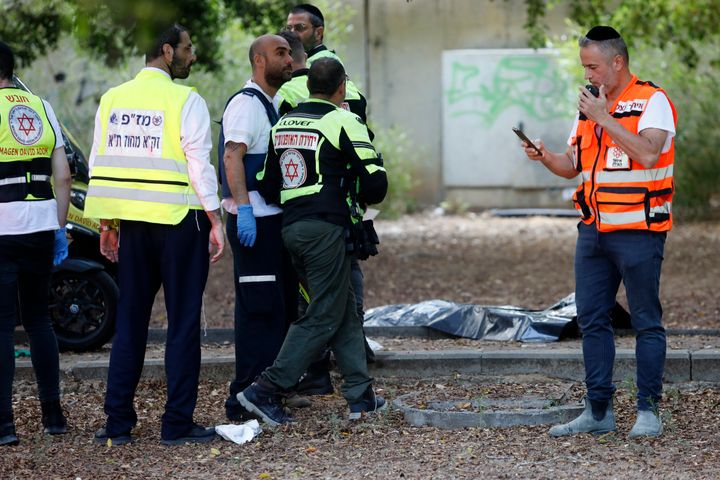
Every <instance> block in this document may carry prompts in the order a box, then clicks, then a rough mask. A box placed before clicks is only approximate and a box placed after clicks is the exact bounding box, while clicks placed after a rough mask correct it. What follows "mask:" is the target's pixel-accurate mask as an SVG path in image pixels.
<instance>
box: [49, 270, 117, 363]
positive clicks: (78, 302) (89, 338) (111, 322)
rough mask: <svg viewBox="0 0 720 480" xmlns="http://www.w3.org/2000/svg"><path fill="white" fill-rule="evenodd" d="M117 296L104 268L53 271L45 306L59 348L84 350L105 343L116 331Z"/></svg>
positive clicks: (63, 349) (75, 350)
mask: <svg viewBox="0 0 720 480" xmlns="http://www.w3.org/2000/svg"><path fill="white" fill-rule="evenodd" d="M119 296H120V290H119V289H118V286H117V285H116V284H115V281H113V279H112V277H111V276H110V275H108V274H107V272H103V271H98V270H95V271H86V272H70V271H62V272H57V273H54V274H53V276H52V279H51V280H50V304H49V308H48V310H49V313H50V319H51V320H52V324H53V329H54V330H55V336H56V337H57V340H58V346H59V347H60V350H61V351H67V350H70V351H74V352H84V351H87V350H95V349H97V348H100V347H102V346H103V345H105V344H106V343H107V342H108V341H109V340H110V339H111V338H112V336H113V334H114V333H115V310H116V307H117V302H118V297H119Z"/></svg>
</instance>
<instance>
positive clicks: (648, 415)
mask: <svg viewBox="0 0 720 480" xmlns="http://www.w3.org/2000/svg"><path fill="white" fill-rule="evenodd" d="M662 431H663V426H662V421H661V420H660V417H658V416H657V415H655V413H654V412H652V411H650V410H638V414H637V420H635V425H633V427H632V430H630V433H629V434H628V438H639V437H659V436H660V435H662Z"/></svg>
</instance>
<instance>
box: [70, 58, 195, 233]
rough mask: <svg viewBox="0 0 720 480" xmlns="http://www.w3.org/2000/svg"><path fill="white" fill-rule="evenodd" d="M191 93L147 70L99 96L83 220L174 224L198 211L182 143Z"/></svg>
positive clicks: (189, 90) (191, 89) (166, 78)
mask: <svg viewBox="0 0 720 480" xmlns="http://www.w3.org/2000/svg"><path fill="white" fill-rule="evenodd" d="M192 91H194V89H193V88H191V87H186V86H183V85H178V84H176V83H174V82H173V81H172V80H170V78H169V77H168V76H167V75H165V74H163V73H162V72H159V71H155V70H151V69H145V70H142V71H141V72H140V73H139V74H138V75H137V76H136V77H135V78H134V79H133V80H131V81H129V82H126V83H124V84H122V85H120V86H118V87H115V88H112V89H110V90H109V91H108V92H107V93H106V94H105V95H103V98H102V100H101V102H100V113H99V115H100V121H101V126H102V134H101V136H100V138H101V143H100V145H98V150H97V155H96V157H95V160H94V163H93V166H92V176H91V178H90V184H89V186H88V195H87V199H86V202H85V212H84V213H85V216H86V217H90V218H107V219H111V218H117V219H122V220H139V221H145V222H150V223H159V224H169V225H176V224H178V223H180V221H181V220H182V219H183V218H184V217H185V216H186V215H187V213H188V210H189V209H191V208H192V209H202V205H201V203H200V199H199V198H198V196H197V194H196V193H195V190H194V188H193V186H192V184H191V183H190V178H189V176H188V166H187V159H186V158H185V153H184V151H183V149H182V144H181V141H180V129H181V116H182V109H183V106H184V105H185V103H186V102H187V99H188V97H189V95H190V93H191V92H192Z"/></svg>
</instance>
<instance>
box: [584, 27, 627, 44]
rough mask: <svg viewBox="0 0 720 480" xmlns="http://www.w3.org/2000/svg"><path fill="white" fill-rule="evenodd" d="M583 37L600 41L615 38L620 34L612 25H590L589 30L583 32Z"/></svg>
mask: <svg viewBox="0 0 720 480" xmlns="http://www.w3.org/2000/svg"><path fill="white" fill-rule="evenodd" d="M585 38H587V39H588V40H593V41H596V42H601V41H603V40H614V39H616V38H620V34H619V33H618V31H617V30H615V29H614V28H612V27H608V26H606V25H598V26H596V27H592V28H591V29H590V31H588V32H587V33H586V34H585Z"/></svg>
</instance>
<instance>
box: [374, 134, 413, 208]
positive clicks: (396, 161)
mask: <svg viewBox="0 0 720 480" xmlns="http://www.w3.org/2000/svg"><path fill="white" fill-rule="evenodd" d="M370 128H372V129H373V131H374V132H375V139H374V140H373V144H374V145H375V148H376V149H377V151H378V152H381V153H382V156H383V160H384V162H385V170H387V175H388V183H389V188H388V194H387V196H386V197H385V200H384V201H383V202H382V203H381V204H380V206H379V207H378V208H379V209H380V210H381V211H382V216H381V218H384V219H389V218H397V217H399V216H401V215H403V214H405V213H410V212H412V211H413V210H414V209H415V207H416V203H415V199H414V198H413V197H412V196H411V192H412V189H413V188H415V187H416V186H417V180H416V179H415V177H414V176H413V162H412V158H411V155H410V141H409V139H408V136H407V133H405V132H404V131H403V130H402V129H400V128H399V127H391V128H387V129H384V130H375V128H373V127H372V126H371V127H370Z"/></svg>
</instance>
